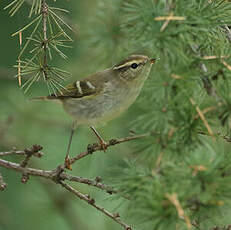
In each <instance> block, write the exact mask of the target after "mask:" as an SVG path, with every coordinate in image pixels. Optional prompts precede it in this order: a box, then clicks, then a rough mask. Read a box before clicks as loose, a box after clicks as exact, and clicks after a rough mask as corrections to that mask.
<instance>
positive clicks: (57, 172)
mask: <svg viewBox="0 0 231 230" xmlns="http://www.w3.org/2000/svg"><path fill="white" fill-rule="evenodd" d="M154 134H155V133H154V132H152V133H147V134H143V135H137V136H129V137H125V138H120V139H111V140H110V141H109V142H108V143H107V144H106V145H107V147H110V146H113V145H117V144H120V143H124V142H128V141H132V140H136V139H140V138H144V137H147V136H151V135H154ZM41 149H42V147H41V146H39V145H34V146H32V148H30V149H25V150H24V151H14V150H13V151H10V152H0V157H1V156H7V155H12V154H17V155H25V159H24V160H23V161H22V162H21V163H20V164H17V163H14V162H10V161H7V160H3V159H1V158H0V166H2V167H5V168H8V169H12V170H15V171H18V172H20V173H22V175H23V177H22V179H21V181H22V182H23V183H25V182H27V180H28V179H29V176H30V175H31V176H38V177H43V178H46V179H49V180H51V181H53V182H55V183H57V184H61V185H62V187H64V188H65V189H67V190H68V191H70V192H71V193H74V194H75V195H76V196H77V197H79V198H80V199H82V200H84V201H86V202H87V203H88V204H90V205H91V206H93V207H94V208H96V209H97V210H99V211H100V212H102V213H104V214H105V215H107V216H108V217H110V218H111V219H113V220H114V221H116V222H117V223H118V224H120V225H121V226H122V227H123V228H124V229H126V230H132V228H131V227H130V226H129V225H127V224H125V223H124V222H123V221H121V219H120V218H119V217H120V216H119V214H118V213H115V214H112V213H110V212H108V211H107V210H105V209H104V208H102V207H100V206H98V205H96V204H95V200H94V199H92V198H90V197H89V196H88V195H83V194H82V193H80V192H79V191H77V190H76V189H74V188H73V187H71V186H70V185H68V184H66V183H65V182H64V181H65V180H68V181H72V182H78V183H82V184H87V185H90V186H93V187H96V188H99V189H101V190H103V191H106V192H107V193H109V194H112V193H117V191H115V190H114V189H113V188H112V187H110V186H108V185H106V184H103V183H101V178H99V177H96V178H95V180H90V179H87V178H83V177H79V176H73V175H70V174H67V173H66V172H65V165H59V166H58V167H56V168H55V169H53V170H42V169H36V168H29V167H27V164H28V161H29V159H30V158H31V156H33V155H35V156H37V157H40V156H41V155H42V154H41V152H40V150H41ZM100 150H103V149H102V146H101V145H99V144H97V143H96V144H93V145H89V146H88V149H87V151H86V152H83V153H80V154H77V155H76V156H75V157H73V158H72V159H71V163H72V164H73V163H74V162H75V161H77V160H79V159H81V158H83V157H85V156H87V155H89V154H92V153H93V152H96V151H100ZM0 185H1V187H2V189H4V188H5V187H6V184H5V183H4V182H3V179H2V177H1V175H0ZM125 198H127V197H125ZM127 199H128V198H127Z"/></svg>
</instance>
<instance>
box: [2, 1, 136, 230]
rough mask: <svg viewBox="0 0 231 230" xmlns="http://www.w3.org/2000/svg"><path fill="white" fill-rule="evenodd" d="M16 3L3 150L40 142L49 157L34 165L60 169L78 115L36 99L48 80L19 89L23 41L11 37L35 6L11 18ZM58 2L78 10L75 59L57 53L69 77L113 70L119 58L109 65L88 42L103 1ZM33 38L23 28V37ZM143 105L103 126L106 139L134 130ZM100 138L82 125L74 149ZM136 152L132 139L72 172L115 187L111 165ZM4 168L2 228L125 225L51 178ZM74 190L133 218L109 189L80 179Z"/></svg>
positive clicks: (7, 39) (5, 77)
mask: <svg viewBox="0 0 231 230" xmlns="http://www.w3.org/2000/svg"><path fill="white" fill-rule="evenodd" d="M9 2H10V1H4V2H1V4H0V5H1V14H0V24H1V43H0V50H1V52H0V98H1V99H0V151H9V150H11V149H12V148H13V147H15V148H17V149H19V150H23V149H24V148H26V147H31V146H32V145H33V144H40V145H42V146H43V152H44V153H45V155H44V156H43V157H42V158H41V159H35V158H33V159H32V160H31V162H30V166H31V167H33V166H34V167H38V168H41V169H53V168H55V167H56V166H57V165H58V164H60V163H62V162H63V159H64V155H65V151H66V147H67V143H68V138H69V134H70V125H71V118H70V117H69V116H68V115H66V113H65V112H64V111H63V109H62V106H61V105H59V104H55V103H50V102H31V101H29V100H28V99H29V98H31V97H34V96H41V95H47V94H48V91H47V89H46V86H45V84H44V83H36V84H34V85H33V86H32V88H31V89H30V90H29V92H28V93H27V94H26V95H25V94H24V92H23V91H22V90H21V89H20V88H19V86H18V82H17V78H15V77H14V75H16V69H15V68H13V65H15V63H16V60H17V55H18V53H19V40H18V37H17V36H16V37H11V34H12V33H13V32H15V31H17V30H18V29H19V28H21V27H22V26H23V25H25V24H26V22H27V20H28V19H27V15H28V10H29V8H28V6H26V5H25V6H23V8H22V9H21V10H20V11H19V12H18V13H17V14H16V15H15V16H14V17H10V16H9V14H8V12H7V10H3V8H4V7H5V6H6V5H7V4H8V3H9ZM51 2H52V1H51ZM55 4H56V6H61V7H63V8H65V9H68V10H70V14H69V15H68V19H69V20H71V23H73V24H74V25H76V28H77V30H78V34H77V36H75V35H74V42H73V44H71V45H72V46H73V48H71V49H66V50H65V54H67V56H68V59H67V60H62V59H61V58H59V57H58V58H55V65H56V66H58V67H60V68H63V69H66V70H68V71H69V72H71V73H72V74H73V78H72V79H68V81H67V82H71V81H72V80H73V79H77V78H83V77H85V76H87V75H88V74H90V73H94V72H95V71H98V70H101V69H104V68H107V67H109V66H111V64H112V63H115V60H118V58H117V57H115V56H113V55H114V54H113V53H111V50H110V49H108V50H109V51H108V53H107V54H106V55H107V56H110V57H111V58H108V59H107V61H106V62H105V61H102V60H101V58H100V57H97V56H96V55H94V49H92V47H89V46H88V40H89V39H91V37H89V34H88V32H87V31H89V27H90V26H91V21H94V13H95V8H96V6H97V4H98V1H92V0H80V1H62V3H55ZM25 36H26V35H25V34H24V33H23V42H25ZM95 48H97V47H95ZM135 107H136V105H133V106H132V107H131V108H130V109H129V110H128V111H127V112H126V113H125V114H123V115H122V116H121V117H119V118H118V119H116V120H114V121H111V122H109V123H108V124H107V125H106V126H104V127H100V128H99V129H98V130H99V132H100V133H101V134H102V135H103V137H104V138H105V139H106V140H107V139H110V138H114V137H123V136H127V135H128V134H129V128H128V125H127V123H128V120H131V119H132V116H135V113H134V112H135V110H136V109H135ZM128 117H129V118H128ZM96 141H97V139H96V137H95V136H94V135H93V134H92V133H91V131H90V130H89V127H80V128H78V129H77V131H76V133H75V136H74V139H73V143H72V147H71V153H72V154H77V153H80V152H82V151H84V150H85V149H86V147H87V145H88V144H89V143H94V142H96ZM130 150H131V144H130V143H125V144H123V145H120V146H115V147H113V148H111V149H109V150H108V151H107V152H106V153H103V152H99V153H96V154H93V155H91V156H89V157H86V158H85V159H82V160H81V161H79V162H77V163H76V164H75V165H74V166H73V171H72V172H71V173H72V174H74V175H78V176H84V177H88V178H91V179H94V178H95V177H96V176H101V177H102V178H103V182H107V183H109V184H110V179H107V178H109V177H110V176H109V169H112V168H113V167H116V165H117V164H119V163H120V162H121V161H122V160H123V159H124V158H125V156H126V154H128V153H129V152H130ZM5 159H8V160H11V161H15V162H20V161H21V160H22V158H21V157H19V156H14V157H13V156H12V157H6V158H5ZM0 171H1V173H2V175H3V178H4V181H5V182H6V183H7V189H6V190H5V191H4V192H1V193H0V230H12V229H24V230H27V229H32V228H33V229H34V230H37V229H38V230H40V229H52V228H53V229H57V230H58V229H62V230H65V229H82V230H84V229H101V230H103V229H119V228H120V226H118V225H117V224H116V223H114V222H113V221H111V220H110V219H109V218H107V217H105V216H103V215H102V214H101V213H99V212H97V211H96V210H95V209H93V208H92V207H90V206H89V205H87V204H86V203H84V202H82V201H80V200H78V199H77V198H76V197H74V196H73V195H72V194H69V193H67V192H65V191H63V189H62V188H61V187H59V186H58V185H55V184H52V182H50V181H46V180H44V179H42V178H35V177H31V178H30V180H29V181H28V182H27V183H26V184H22V183H21V182H20V179H21V174H20V173H16V172H14V171H11V170H5V169H2V168H1V169H0ZM74 187H76V188H77V189H79V190H80V191H81V192H82V193H84V194H85V193H88V194H90V195H91V196H92V197H94V198H95V199H96V201H97V203H98V204H99V205H102V206H104V207H105V208H108V209H109V210H110V211H112V212H118V211H122V215H123V217H124V216H126V213H123V207H120V204H121V202H120V201H118V200H116V201H114V200H113V199H112V198H111V197H110V196H109V195H108V194H106V193H104V192H102V191H97V190H96V189H94V188H89V187H88V186H84V185H80V184H75V185H74Z"/></svg>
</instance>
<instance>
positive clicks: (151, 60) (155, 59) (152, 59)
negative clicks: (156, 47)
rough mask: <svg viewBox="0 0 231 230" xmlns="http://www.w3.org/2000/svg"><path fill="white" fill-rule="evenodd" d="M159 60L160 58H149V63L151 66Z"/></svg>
mask: <svg viewBox="0 0 231 230" xmlns="http://www.w3.org/2000/svg"><path fill="white" fill-rule="evenodd" d="M159 59H160V58H150V59H149V61H150V62H151V64H154V63H155V62H156V61H157V60H159Z"/></svg>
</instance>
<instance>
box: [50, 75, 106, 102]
mask: <svg viewBox="0 0 231 230" xmlns="http://www.w3.org/2000/svg"><path fill="white" fill-rule="evenodd" d="M97 79H98V78H97V77H95V76H91V77H89V78H87V79H84V80H79V81H75V82H73V83H71V84H68V85H67V86H66V87H65V89H62V90H60V91H59V92H57V93H56V94H52V95H50V96H48V97H47V98H48V99H65V98H68V97H69V98H70V97H71V98H83V97H87V96H93V95H97V94H98V93H100V92H101V90H103V84H102V83H101V82H97Z"/></svg>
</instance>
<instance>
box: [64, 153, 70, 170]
mask: <svg viewBox="0 0 231 230" xmlns="http://www.w3.org/2000/svg"><path fill="white" fill-rule="evenodd" d="M65 168H66V169H69V170H72V167H71V159H70V158H69V156H66V157H65Z"/></svg>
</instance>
